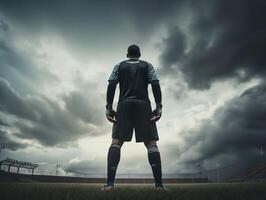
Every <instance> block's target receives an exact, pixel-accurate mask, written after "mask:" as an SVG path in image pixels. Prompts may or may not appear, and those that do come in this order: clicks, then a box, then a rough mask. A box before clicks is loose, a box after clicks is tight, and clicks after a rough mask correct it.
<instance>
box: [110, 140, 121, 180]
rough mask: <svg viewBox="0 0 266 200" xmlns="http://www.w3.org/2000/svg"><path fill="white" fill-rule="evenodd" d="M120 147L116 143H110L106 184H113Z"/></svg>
mask: <svg viewBox="0 0 266 200" xmlns="http://www.w3.org/2000/svg"><path fill="white" fill-rule="evenodd" d="M120 149H121V147H120V146H119V145H118V144H112V145H111V146H110V148H109V151H108V156H107V185H114V181H115V175H116V169H117V166H118V163H119V161H120Z"/></svg>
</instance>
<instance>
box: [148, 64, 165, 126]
mask: <svg viewBox="0 0 266 200" xmlns="http://www.w3.org/2000/svg"><path fill="white" fill-rule="evenodd" d="M148 79H149V83H150V84H151V87H152V92H153V96H154V100H155V103H156V109H155V110H154V111H153V112H152V113H153V117H152V119H151V121H152V122H156V121H158V120H159V119H160V118H161V115H162V92H161V87H160V81H159V78H158V76H157V74H156V72H155V70H154V68H153V66H152V64H150V63H149V66H148Z"/></svg>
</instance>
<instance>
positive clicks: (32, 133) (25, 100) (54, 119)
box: [0, 79, 102, 146]
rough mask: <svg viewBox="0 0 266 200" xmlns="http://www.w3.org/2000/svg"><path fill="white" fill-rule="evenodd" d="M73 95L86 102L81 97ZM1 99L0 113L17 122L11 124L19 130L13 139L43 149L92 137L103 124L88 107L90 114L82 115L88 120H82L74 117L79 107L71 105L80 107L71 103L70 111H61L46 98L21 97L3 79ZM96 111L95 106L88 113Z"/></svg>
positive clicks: (1, 82) (81, 117)
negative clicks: (31, 140)
mask: <svg viewBox="0 0 266 200" xmlns="http://www.w3.org/2000/svg"><path fill="white" fill-rule="evenodd" d="M76 95H77V96H78V97H79V98H81V99H82V101H85V100H84V97H82V95H80V94H78V93H77V94H76ZM0 96H1V98H0V111H1V112H4V113H7V114H11V115H13V116H15V117H16V118H18V120H17V121H16V122H15V123H13V124H12V125H13V126H14V127H15V128H17V129H19V132H18V133H16V136H18V137H21V138H27V139H35V140H37V141H38V142H40V143H41V144H42V145H45V146H55V145H60V144H64V143H67V142H74V141H75V140H77V139H78V138H80V137H84V136H87V135H95V134H96V133H95V128H94V127H97V126H98V125H99V124H101V123H102V121H101V119H100V118H95V117H94V115H95V113H92V112H90V109H89V108H88V107H85V108H87V109H86V110H85V111H88V112H89V113H88V114H86V115H85V116H86V117H87V118H85V119H84V116H83V115H81V116H80V117H77V116H78V115H79V111H75V109H76V108H77V107H78V106H81V105H74V104H75V103H80V102H78V101H74V102H71V103H73V105H72V107H71V109H69V110H68V107H66V108H61V107H60V105H59V104H58V103H56V102H54V101H51V100H49V99H48V98H47V97H45V96H41V95H40V96H26V97H24V96H21V95H20V94H18V93H17V92H16V91H15V90H14V89H13V88H12V87H11V86H10V84H8V82H7V81H6V80H4V79H0ZM89 101H90V99H88V102H89ZM67 104H68V103H67ZM89 105H92V103H91V104H89ZM96 108H97V106H95V105H94V107H93V108H92V109H91V110H95V109H96ZM84 113H85V112H84ZM84 113H82V114H84ZM90 114H91V115H92V117H90V116H89V115H90ZM80 119H84V120H83V121H82V120H80ZM25 120H26V121H25Z"/></svg>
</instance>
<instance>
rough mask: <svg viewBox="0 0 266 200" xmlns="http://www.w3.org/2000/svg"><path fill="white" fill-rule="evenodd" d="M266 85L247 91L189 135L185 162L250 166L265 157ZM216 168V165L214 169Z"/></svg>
mask: <svg viewBox="0 0 266 200" xmlns="http://www.w3.org/2000/svg"><path fill="white" fill-rule="evenodd" d="M265 102H266V84H260V85H257V86H254V87H252V88H250V89H248V90H246V91H245V92H244V93H242V95H240V96H239V97H236V98H233V99H232V100H230V101H228V102H227V103H225V105H224V106H222V107H220V108H219V109H217V110H216V112H215V114H214V115H213V117H212V118H211V119H208V120H205V121H203V122H202V125H201V126H200V127H199V128H198V129H197V130H193V131H190V132H187V133H186V136H185V148H184V149H182V150H181V154H180V156H181V158H182V162H183V163H186V164H195V163H199V162H201V161H204V162H205V163H207V162H213V163H212V164H214V165H215V164H216V163H219V164H221V165H229V164H232V163H233V164H236V165H239V166H243V167H244V166H249V165H251V164H254V163H256V164H257V163H259V162H261V160H263V159H265V158H266V155H265V153H263V151H265V149H266V142H265V141H266V135H265V133H266V123H265V121H266V103H265ZM212 167H213V166H212Z"/></svg>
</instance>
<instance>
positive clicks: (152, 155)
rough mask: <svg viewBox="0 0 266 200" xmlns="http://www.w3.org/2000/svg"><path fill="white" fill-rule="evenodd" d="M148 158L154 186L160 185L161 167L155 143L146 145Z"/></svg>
mask: <svg viewBox="0 0 266 200" xmlns="http://www.w3.org/2000/svg"><path fill="white" fill-rule="evenodd" d="M148 159H149V163H150V165H151V168H152V173H153V177H154V181H155V186H156V187H158V186H162V185H163V183H162V167H161V156H160V152H159V150H158V148H157V146H156V145H151V146H149V147H148Z"/></svg>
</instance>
